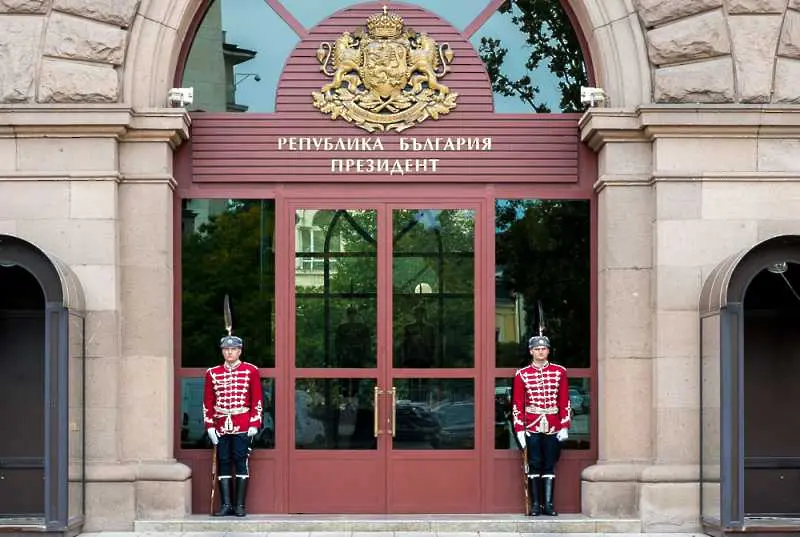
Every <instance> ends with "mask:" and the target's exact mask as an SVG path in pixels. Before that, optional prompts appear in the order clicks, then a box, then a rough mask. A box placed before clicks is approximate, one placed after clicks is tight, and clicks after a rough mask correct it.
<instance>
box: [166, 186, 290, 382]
mask: <svg viewBox="0 0 800 537" xmlns="http://www.w3.org/2000/svg"><path fill="white" fill-rule="evenodd" d="M182 207H183V226H182V227H183V238H182V243H181V246H182V252H181V272H182V281H181V284H182V293H181V303H182V308H181V309H182V311H181V328H182V349H181V355H182V357H181V365H182V366H183V367H211V366H214V365H217V364H220V363H222V353H221V351H220V348H219V340H220V338H221V337H222V336H223V335H224V334H225V324H224V319H223V316H222V304H223V301H224V297H225V294H228V295H229V296H230V301H231V310H232V313H233V333H234V334H236V335H237V336H240V337H242V338H243V339H244V349H243V352H242V360H245V361H247V362H250V363H252V364H254V365H256V366H258V367H274V366H275V252H274V250H273V244H274V243H275V235H274V234H275V202H274V201H272V200H228V199H192V200H189V199H186V200H183V201H182Z"/></svg>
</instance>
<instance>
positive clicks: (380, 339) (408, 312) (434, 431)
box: [289, 204, 480, 513]
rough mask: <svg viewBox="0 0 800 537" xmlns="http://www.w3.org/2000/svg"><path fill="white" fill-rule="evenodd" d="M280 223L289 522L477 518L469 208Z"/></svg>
mask: <svg viewBox="0 0 800 537" xmlns="http://www.w3.org/2000/svg"><path fill="white" fill-rule="evenodd" d="M290 212H291V213H293V214H294V219H295V226H294V244H295V247H294V252H295V258H294V270H293V279H294V295H293V300H294V307H293V308H292V309H293V311H294V312H295V314H294V320H293V321H294V322H293V332H294V337H293V338H290V339H291V340H293V345H294V348H293V352H290V356H292V357H293V360H294V364H293V367H291V368H290V371H291V372H290V377H291V378H290V385H291V386H293V390H294V401H293V409H292V415H293V417H294V418H293V419H294V432H293V439H292V441H291V453H290V457H289V511H290V512H293V513H387V512H388V513H410V512H479V511H480V487H479V483H478V478H479V475H480V471H479V456H478V452H477V449H478V444H479V440H478V435H476V427H475V423H476V414H477V412H476V405H475V401H476V389H477V388H478V386H480V383H479V382H478V379H477V371H478V368H477V367H476V360H475V348H476V341H475V339H476V333H477V331H476V329H475V325H476V314H475V311H476V308H475V296H476V287H475V280H476V279H475V271H476V266H475V261H474V260H475V255H474V253H475V247H474V245H475V232H476V226H475V220H476V215H477V208H476V207H467V208H447V207H445V208H439V207H426V206H414V207H411V208H405V207H400V206H391V205H388V204H374V205H370V206H364V207H359V206H354V205H349V206H348V207H347V208H340V207H333V206H325V205H321V204H315V205H314V206H313V207H311V204H305V205H297V206H292V205H291V204H290ZM290 404H291V402H290ZM454 490H458V491H459V493H458V494H454V493H453V491H454Z"/></svg>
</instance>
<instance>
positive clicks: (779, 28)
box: [636, 0, 800, 103]
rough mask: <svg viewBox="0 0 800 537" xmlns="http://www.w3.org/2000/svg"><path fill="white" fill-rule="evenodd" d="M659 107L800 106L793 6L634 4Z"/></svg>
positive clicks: (799, 43)
mask: <svg viewBox="0 0 800 537" xmlns="http://www.w3.org/2000/svg"><path fill="white" fill-rule="evenodd" d="M636 5H637V7H638V12H639V17H640V19H641V22H642V24H643V26H644V28H645V30H646V36H647V51H648V56H649V58H650V62H651V64H652V68H653V100H654V102H659V103H733V102H741V103H800V88H798V87H797V84H796V83H795V81H796V80H797V79H798V77H800V1H798V0H790V1H788V2H787V0H671V1H666V2H665V1H663V0H636Z"/></svg>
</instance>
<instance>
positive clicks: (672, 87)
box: [653, 57, 734, 103]
mask: <svg viewBox="0 0 800 537" xmlns="http://www.w3.org/2000/svg"><path fill="white" fill-rule="evenodd" d="M654 82H655V89H654V92H653V94H654V100H655V101H656V102H658V103H729V102H733V97H734V91H733V60H732V59H731V58H730V57H727V58H718V59H714V60H708V61H704V62H695V63H689V64H684V65H674V66H669V67H662V68H661V69H656V72H655V80H654Z"/></svg>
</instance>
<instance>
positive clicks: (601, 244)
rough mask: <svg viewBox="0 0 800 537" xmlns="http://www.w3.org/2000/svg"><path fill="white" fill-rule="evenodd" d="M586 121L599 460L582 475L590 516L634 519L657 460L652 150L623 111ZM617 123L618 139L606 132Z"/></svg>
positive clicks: (584, 501)
mask: <svg viewBox="0 0 800 537" xmlns="http://www.w3.org/2000/svg"><path fill="white" fill-rule="evenodd" d="M595 112H596V111H590V112H589V113H587V115H586V116H584V118H583V120H582V122H581V126H582V129H583V134H584V139H585V140H587V141H588V142H589V145H590V146H591V147H592V148H593V149H595V150H596V151H598V152H599V161H598V175H599V178H598V182H597V191H598V192H597V198H598V211H599V214H598V294H599V296H598V388H597V389H598V401H599V404H598V407H599V408H598V413H599V414H598V423H599V426H598V436H597V438H596V439H595V441H596V442H598V443H599V444H598V459H599V460H598V463H597V464H596V465H594V466H591V467H589V468H587V469H586V470H585V471H584V473H583V476H582V477H583V482H582V505H583V511H584V513H585V514H588V515H591V516H607V517H608V516H610V517H623V518H625V517H636V516H638V511H639V475H640V472H641V469H642V468H643V467H644V466H645V465H647V464H649V463H650V461H651V460H652V458H653V439H652V433H651V431H652V427H653V422H652V413H651V406H650V397H651V395H650V394H651V392H652V387H653V378H652V367H653V365H652V364H653V360H652V357H653V353H652V344H651V341H652V315H651V298H650V295H651V293H650V289H651V277H652V249H653V241H652V219H653V218H652V213H653V201H652V189H651V183H650V177H651V162H652V156H651V146H650V143H649V142H647V141H646V140H644V139H643V138H642V136H641V135H640V133H639V132H638V130H637V129H636V126H635V123H636V122H635V118H634V117H633V116H632V115H631V114H628V113H625V112H623V111H621V110H617V111H610V110H602V111H600V112H599V114H600V115H599V117H598V116H597V114H595ZM610 126H614V127H615V130H616V129H619V132H617V133H615V134H616V135H615V136H614V138H613V140H607V139H604V137H603V136H602V135H598V133H599V132H602V131H601V129H603V128H605V127H610Z"/></svg>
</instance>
